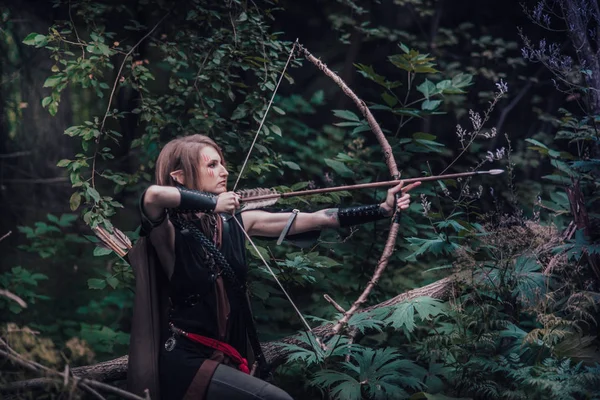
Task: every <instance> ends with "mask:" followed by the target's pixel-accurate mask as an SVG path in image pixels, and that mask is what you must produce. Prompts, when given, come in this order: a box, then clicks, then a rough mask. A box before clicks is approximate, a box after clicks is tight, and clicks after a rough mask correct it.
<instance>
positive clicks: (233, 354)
mask: <svg viewBox="0 0 600 400" xmlns="http://www.w3.org/2000/svg"><path fill="white" fill-rule="evenodd" d="M170 325H171V330H172V331H173V332H175V333H177V334H179V335H182V336H185V337H186V338H188V339H190V340H192V341H194V342H196V343H200V344H203V345H205V346H207V347H210V348H211V349H215V350H218V351H220V352H222V353H223V354H225V355H226V356H227V357H229V358H231V360H233V362H235V363H236V364H237V367H238V369H239V370H240V371H242V372H245V373H247V374H249V373H250V368H249V367H248V360H246V359H245V358H244V357H242V355H241V354H240V352H239V351H237V350H236V349H235V348H234V347H233V346H230V345H228V344H227V343H223V342H220V341H218V340H217V339H211V338H207V337H206V336H201V335H197V334H195V333H189V332H186V331H183V330H181V329H179V328H177V327H175V326H174V325H173V324H170Z"/></svg>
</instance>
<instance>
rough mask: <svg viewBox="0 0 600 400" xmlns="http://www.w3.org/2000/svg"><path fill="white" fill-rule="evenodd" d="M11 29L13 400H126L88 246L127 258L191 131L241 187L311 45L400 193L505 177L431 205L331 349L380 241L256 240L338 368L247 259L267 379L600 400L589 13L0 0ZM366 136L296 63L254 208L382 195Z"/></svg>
mask: <svg viewBox="0 0 600 400" xmlns="http://www.w3.org/2000/svg"><path fill="white" fill-rule="evenodd" d="M0 21H1V22H0V58H1V61H2V62H1V64H0V68H1V69H0V121H1V124H0V206H1V208H2V218H1V219H0V238H2V239H1V240H0V254H1V256H0V258H1V267H0V289H1V290H2V292H0V294H2V296H0V309H1V310H2V312H1V314H0V315H1V321H0V322H1V326H0V330H1V335H0V336H1V338H2V342H0V355H2V356H3V357H2V359H1V360H0V365H1V370H2V374H1V377H0V385H2V386H1V387H0V391H2V393H3V396H4V397H5V398H53V397H54V398H62V397H65V398H67V397H68V396H70V395H74V396H79V395H82V396H83V395H94V396H95V395H96V394H98V391H100V392H102V393H106V394H105V395H106V396H108V397H111V396H117V395H116V394H115V393H112V394H111V392H106V391H105V390H106V388H104V387H99V386H93V385H92V386H89V385H91V383H89V382H88V383H84V382H82V381H78V380H77V379H63V378H62V377H60V376H59V375H56V374H54V373H52V372H49V371H46V370H44V369H43V367H44V366H45V367H48V368H51V369H52V370H53V371H60V372H62V371H65V366H66V365H68V366H69V368H70V369H68V370H66V373H67V374H69V373H71V375H72V376H75V377H84V376H87V377H92V378H94V379H96V380H98V381H104V382H107V383H110V384H112V385H116V386H121V387H122V384H123V378H124V374H125V365H126V364H125V361H124V359H123V358H122V357H121V356H123V355H125V354H126V353H127V345H128V338H129V335H128V332H129V331H130V322H131V313H132V301H133V292H132V289H133V286H134V277H133V274H132V271H131V269H130V267H129V266H128V264H127V262H126V260H124V259H121V258H120V257H118V256H116V255H115V253H113V252H111V251H110V250H107V249H104V248H102V247H100V246H98V245H97V244H98V241H97V239H96V238H95V236H94V235H93V233H92V230H91V227H95V226H102V227H104V228H106V229H108V230H111V229H112V227H113V226H114V227H117V228H118V229H120V230H122V231H124V232H125V233H126V234H127V235H128V237H130V238H131V240H132V241H134V242H135V240H136V239H137V237H138V228H139V227H138V225H139V221H138V213H137V201H138V198H139V195H140V193H141V192H142V191H143V189H144V188H145V187H147V186H148V185H149V184H150V183H151V182H152V180H153V166H154V161H155V160H156V157H157V155H158V152H159V151H160V148H161V146H162V145H163V144H164V143H165V142H167V141H168V140H169V139H171V138H173V137H176V136H180V135H184V134H189V133H206V134H208V135H210V136H211V137H212V138H214V139H215V140H216V141H217V142H218V143H219V144H220V145H221V146H222V147H223V149H224V151H225V155H226V159H227V161H228V167H229V169H230V172H231V175H230V187H231V185H233V182H234V179H235V178H237V176H238V174H239V171H240V168H241V165H242V162H243V160H244V158H245V156H246V154H247V152H248V150H249V148H250V144H251V142H252V139H253V136H254V133H255V131H256V129H257V128H258V126H259V122H260V120H261V119H262V118H263V116H264V112H265V110H266V108H267V104H268V102H269V99H270V98H271V96H272V94H273V93H274V90H275V87H276V85H277V82H278V80H279V77H280V74H281V71H282V70H283V69H284V66H285V63H286V60H287V58H288V55H289V52H290V49H291V48H292V46H293V43H294V41H295V39H296V38H298V39H299V43H300V44H301V45H302V46H304V48H305V49H306V50H308V52H310V53H312V54H313V55H315V56H316V57H317V58H318V59H320V60H321V61H323V62H324V63H325V64H327V65H328V67H329V68H330V69H331V70H333V71H334V72H335V73H336V74H337V75H339V77H341V78H342V79H343V80H344V81H345V82H346V83H347V85H348V87H349V88H350V89H351V90H353V91H354V92H355V93H356V95H357V96H358V97H359V98H360V99H362V100H364V101H365V102H366V104H367V105H368V106H369V109H370V110H371V111H372V112H373V114H374V116H375V118H376V120H377V121H378V122H379V124H380V125H381V127H382V128H383V133H384V135H385V137H386V139H387V140H388V141H389V144H390V145H391V148H392V150H393V155H394V157H395V160H396V162H397V164H398V168H399V169H400V170H401V172H402V177H419V176H424V175H435V174H439V173H442V172H446V173H450V172H463V171H471V170H482V169H490V168H502V169H504V170H505V171H506V172H505V173H504V174H503V175H499V176H478V177H476V178H473V179H463V180H444V181H438V182H436V183H433V184H427V185H422V187H420V188H419V189H418V190H417V191H416V193H414V194H413V197H412V199H413V203H412V206H411V208H410V210H409V211H408V212H405V213H403V215H402V216H401V221H400V229H399V235H398V240H397V242H396V247H395V251H394V252H393V253H392V254H391V256H390V257H389V264H388V267H387V269H386V270H385V271H383V273H382V275H381V277H379V281H378V284H377V285H376V286H375V288H374V289H373V290H372V292H371V293H370V295H369V297H368V300H367V302H366V303H365V304H364V305H363V308H361V309H360V310H359V311H358V312H356V313H354V314H353V315H349V320H348V321H345V323H343V324H340V325H339V326H337V328H341V329H339V331H338V329H336V328H334V325H335V324H336V322H337V321H339V320H340V319H341V318H342V314H343V312H344V310H348V309H349V308H350V307H351V305H352V304H353V302H354V301H355V300H356V299H357V297H358V296H359V295H360V293H361V292H362V291H363V289H364V288H365V287H366V286H367V283H368V282H369V279H371V278H372V276H373V272H374V270H375V269H376V267H377V265H378V262H379V259H380V257H381V254H382V251H383V249H384V245H385V243H386V237H387V233H388V231H389V229H390V225H389V221H381V222H378V223H373V224H367V225H364V226H360V227H358V228H356V229H352V230H348V231H344V230H340V231H335V232H326V233H323V235H322V236H321V237H320V239H319V241H318V242H317V243H313V244H311V245H310V246H309V247H304V248H299V247H296V246H294V245H292V244H284V245H283V246H275V244H274V243H273V242H269V241H258V244H259V251H260V252H261V253H262V254H263V255H264V256H265V258H267V259H268V260H270V261H271V265H272V266H273V267H274V268H275V270H276V273H277V275H278V277H279V278H280V279H281V280H282V281H283V282H284V286H285V287H286V289H287V290H288V291H289V292H290V294H291V296H292V298H293V299H294V301H295V302H296V303H297V304H298V306H299V309H300V310H301V311H302V313H303V314H304V315H306V316H310V317H309V318H308V319H309V323H310V324H311V325H312V326H313V327H314V328H315V332H317V334H318V335H320V337H321V339H323V340H326V342H327V345H328V350H327V351H326V352H321V351H317V350H315V347H317V346H315V344H316V343H315V340H314V336H312V335H308V334H306V333H304V332H303V327H302V325H301V323H300V320H299V318H298V317H297V316H296V314H295V313H294V312H293V309H292V307H291V306H290V305H289V303H288V302H287V300H285V298H284V296H283V294H282V293H281V291H280V290H279V289H278V288H277V286H276V285H275V283H274V282H273V279H272V277H270V276H269V274H268V272H267V271H266V269H265V268H264V266H262V264H261V263H260V260H259V259H258V258H257V254H256V253H255V252H253V251H252V250H251V249H250V248H249V254H252V256H251V257H250V260H251V270H252V273H251V278H250V279H251V284H250V292H251V296H252V302H253V307H254V312H255V316H256V319H257V323H258V329H259V333H260V337H261V340H262V341H263V344H264V346H265V349H266V351H267V355H268V357H269V359H270V360H271V361H273V362H274V365H278V367H277V368H276V369H275V375H274V379H275V382H276V383H277V384H278V385H280V386H281V387H283V388H284V389H286V390H287V391H289V392H290V394H292V395H293V396H294V397H295V398H298V399H308V398H314V399H321V398H336V399H338V398H339V399H361V398H365V399H371V398H382V399H383V398H412V399H424V398H427V399H447V398H477V399H496V398H498V399H500V398H502V399H545V398H556V399H584V398H585V399H594V398H595V399H598V398H600V393H599V392H598V389H597V388H598V387H600V386H599V385H600V382H599V380H600V378H599V376H600V365H599V364H598V363H599V362H600V354H599V350H598V348H599V345H600V342H599V339H598V332H599V330H598V325H597V317H598V303H599V301H600V294H599V291H600V262H599V261H600V259H599V257H600V256H599V254H600V246H599V244H598V236H599V230H598V214H597V212H596V210H597V209H598V193H599V192H598V176H599V173H600V151H599V150H600V148H599V135H598V130H597V129H598V127H597V124H598V122H599V121H600V46H599V42H598V40H599V38H600V11H599V8H598V4H597V2H593V1H591V2H589V1H583V0H562V1H560V0H556V1H553V0H548V1H546V2H528V1H526V2H523V3H520V2H516V1H504V0H502V1H500V0H496V1H485V2H481V1H463V2H458V3H457V2H449V1H444V0H439V1H434V0H394V1H392V0H385V1H383V0H382V1H362V2H360V1H353V0H337V1H333V0H330V1H317V0H304V1H302V2H299V1H249V2H247V1H238V0H230V1H208V0H207V1H199V0H197V1H185V2H183V1H182V2H168V1H153V0H139V1H131V2H123V3H121V2H92V1H75V0H71V1H52V2H50V1H26V2H14V3H13V2H2V3H0ZM365 118H366V117H365V116H364V115H363V114H362V113H361V111H360V110H359V108H358V107H357V106H356V105H355V103H353V101H352V100H351V98H350V97H349V96H347V95H346V94H345V93H344V92H343V91H342V90H341V89H340V88H339V87H338V86H337V85H336V84H335V83H334V81H333V80H332V79H331V77H330V76H327V75H326V74H324V73H323V72H322V71H321V70H319V69H318V68H317V67H316V66H315V65H313V63H311V62H310V61H309V60H308V56H307V53H302V52H299V51H298V52H296V53H295V56H294V58H293V59H292V61H291V63H290V65H289V67H288V68H287V69H286V73H285V77H284V79H283V80H282V83H281V85H280V87H279V89H278V90H277V94H276V96H275V98H274V102H273V106H272V107H271V110H270V112H269V114H268V115H267V116H266V118H265V124H264V126H263V128H262V131H261V134H260V135H259V137H258V141H257V145H256V146H255V149H254V151H253V152H252V154H251V157H250V163H249V166H248V168H247V172H245V173H244V176H243V177H242V179H241V183H240V188H255V187H267V188H270V187H275V188H277V189H278V190H280V191H289V190H300V189H306V188H309V187H327V186H334V185H340V184H350V183H363V182H372V181H379V180H387V179H390V178H391V176H390V171H389V170H388V167H387V166H386V157H385V156H384V153H383V152H382V150H381V146H380V142H378V141H377V140H376V138H375V136H374V135H373V134H372V133H371V128H370V126H369V124H367V122H366V119H365ZM384 196H385V191H384V190H378V191H376V190H364V191H360V192H352V193H350V192H342V193H338V194H329V195H321V196H313V197H310V198H304V199H295V200H286V201H283V202H280V203H278V205H277V207H280V208H293V207H298V208H300V209H302V210H303V211H310V210H317V209H321V208H325V207H338V206H345V205H351V204H369V203H373V202H376V201H381V200H382V199H383V197H384ZM324 294H327V295H329V296H330V297H331V298H332V299H334V301H335V302H336V303H337V308H339V309H337V308H336V307H334V306H333V305H332V303H330V302H328V301H325V300H324V299H323V295H324ZM340 309H343V310H342V311H340ZM316 327H319V328H316ZM334 329H335V330H334ZM298 332H300V333H298ZM119 357H121V358H119ZM115 359H116V361H115ZM19 360H20V362H21V364H19ZM111 360H112V361H111ZM104 361H108V363H107V364H101V365H107V366H108V372H107V370H103V371H100V372H99V370H98V369H93V368H90V367H87V366H90V365H94V364H96V363H99V362H104ZM284 361H285V362H284ZM32 362H35V363H39V364H33V363H32ZM77 367H79V368H77ZM57 373H58V372H57ZM53 374H54V375H53ZM37 376H47V377H49V379H45V380H31V379H32V378H35V377H37ZM298 382H302V384H298ZM92 387H94V388H96V389H97V391H96V394H94V391H95V390H96V389H92Z"/></svg>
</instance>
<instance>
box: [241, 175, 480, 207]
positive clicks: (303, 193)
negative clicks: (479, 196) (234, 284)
mask: <svg viewBox="0 0 600 400" xmlns="http://www.w3.org/2000/svg"><path fill="white" fill-rule="evenodd" d="M486 173H489V171H475V172H459V173H456V174H446V175H435V176H423V177H420V178H408V179H401V180H392V181H384V182H371V183H360V184H358V185H346V186H335V187H330V188H322V189H310V190H301V191H297V192H287V193H274V194H266V195H262V196H253V197H247V198H242V199H240V201H242V202H250V201H259V200H268V199H275V198H287V197H298V196H310V195H314V194H321V193H331V192H340V191H343V190H358V189H369V188H378V187H390V186H396V185H397V184H399V183H400V182H404V183H405V184H409V183H413V182H428V181H439V180H444V179H455V178H464V177H468V176H473V175H480V174H486Z"/></svg>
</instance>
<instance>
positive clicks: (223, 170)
mask: <svg viewBox="0 0 600 400" xmlns="http://www.w3.org/2000/svg"><path fill="white" fill-rule="evenodd" d="M221 175H225V176H229V171H227V168H225V167H223V166H222V167H221Z"/></svg>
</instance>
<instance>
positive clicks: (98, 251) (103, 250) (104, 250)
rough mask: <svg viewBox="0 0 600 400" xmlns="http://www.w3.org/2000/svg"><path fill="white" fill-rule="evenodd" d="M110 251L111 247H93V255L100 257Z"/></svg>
mask: <svg viewBox="0 0 600 400" xmlns="http://www.w3.org/2000/svg"><path fill="white" fill-rule="evenodd" d="M110 253H112V250H111V249H107V248H106V247H99V246H98V247H96V248H95V249H94V257H101V256H105V255H108V254H110Z"/></svg>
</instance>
